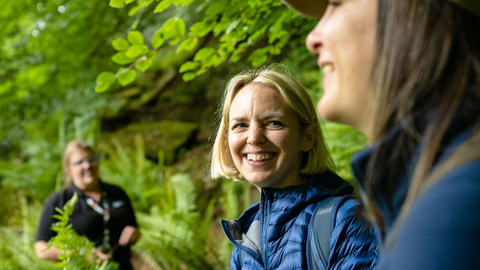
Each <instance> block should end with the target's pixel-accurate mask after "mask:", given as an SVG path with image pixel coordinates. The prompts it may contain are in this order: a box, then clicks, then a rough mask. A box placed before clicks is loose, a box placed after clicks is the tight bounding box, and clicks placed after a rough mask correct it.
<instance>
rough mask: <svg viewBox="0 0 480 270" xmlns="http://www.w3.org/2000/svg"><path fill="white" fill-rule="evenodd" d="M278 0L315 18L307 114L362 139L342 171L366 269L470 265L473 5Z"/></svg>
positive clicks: (475, 64) (475, 179)
mask: <svg viewBox="0 0 480 270" xmlns="http://www.w3.org/2000/svg"><path fill="white" fill-rule="evenodd" d="M284 1H285V2H287V3H289V5H290V6H292V7H293V8H295V9H297V10H298V11H300V12H301V13H303V14H304V15H307V16H312V17H315V18H318V19H320V21H319V22H318V24H317V26H316V27H315V28H314V29H313V30H312V31H311V32H310V34H309V35H308V38H307V42H306V43H307V44H306V45H307V48H308V49H309V50H311V51H312V52H314V53H316V54H318V59H319V60H318V64H319V66H320V67H321V68H323V69H324V70H326V71H327V74H326V76H325V78H324V82H323V83H324V88H325V94H324V96H323V97H322V100H321V101H320V102H319V104H318V105H317V108H318V111H319V112H320V114H321V115H322V116H323V117H325V118H327V119H329V120H333V121H337V122H341V123H344V124H349V125H352V126H354V127H356V128H358V129H359V130H360V131H362V132H363V133H365V135H367V137H368V138H369V140H370V141H371V142H372V145H371V146H370V147H368V148H367V149H365V150H363V151H361V152H359V153H357V154H356V155H355V156H354V158H353V160H352V169H353V172H354V174H355V177H356V180H357V184H358V187H359V189H360V190H361V194H362V195H363V196H362V199H363V201H364V202H365V205H366V206H367V207H366V208H367V210H368V211H367V212H368V214H369V216H370V218H371V219H372V220H373V221H374V225H375V226H376V227H377V230H376V232H378V239H379V240H380V243H379V244H381V245H382V248H381V253H380V256H379V263H378V266H377V269H379V270H380V269H381V270H385V269H388V270H427V269H432V270H433V269H480V257H479V256H478V254H479V251H480V249H479V245H478V239H480V230H479V228H480V216H479V215H478V209H479V208H480V185H479V183H480V182H479V181H480V106H479V104H480V1H478V0H477V1H474V0H402V1H398V0H339V1H327V0H284ZM352 49H353V50H352Z"/></svg>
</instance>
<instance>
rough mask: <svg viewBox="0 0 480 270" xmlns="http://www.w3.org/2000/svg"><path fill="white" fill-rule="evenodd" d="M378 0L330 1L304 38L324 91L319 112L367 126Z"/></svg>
mask: <svg viewBox="0 0 480 270" xmlns="http://www.w3.org/2000/svg"><path fill="white" fill-rule="evenodd" d="M377 1H378V0H339V1H330V4H329V5H328V7H327V10H326V11H325V14H324V15H323V17H322V19H321V20H320V21H319V22H318V24H317V26H316V27H315V28H314V29H313V30H312V31H311V32H310V34H309V35H308V37H307V41H306V44H307V48H308V49H309V50H310V51H312V52H314V53H317V54H318V55H319V58H318V62H317V63H318V65H319V66H320V67H321V68H322V70H323V72H324V77H323V89H324V94H323V97H322V98H321V100H320V101H319V103H318V104H317V111H318V113H319V115H320V116H321V117H322V118H324V119H326V120H330V121H336V122H340V123H344V124H349V125H352V126H354V127H356V128H358V129H359V130H360V131H362V132H364V133H368V131H369V130H370V128H371V124H370V120H371V116H370V112H371V106H372V105H371V103H372V102H371V100H370V99H369V82H370V73H371V71H372V62H373V54H374V43H375V32H376V22H377Z"/></svg>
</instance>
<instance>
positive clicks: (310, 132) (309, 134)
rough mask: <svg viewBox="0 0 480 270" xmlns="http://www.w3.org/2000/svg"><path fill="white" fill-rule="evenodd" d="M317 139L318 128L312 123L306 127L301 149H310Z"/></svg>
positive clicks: (305, 150)
mask: <svg viewBox="0 0 480 270" xmlns="http://www.w3.org/2000/svg"><path fill="white" fill-rule="evenodd" d="M316 141H317V129H316V126H315V125H314V124H311V125H309V126H308V127H307V128H306V129H305V132H304V137H303V144H302V148H301V150H302V151H303V152H308V151H310V150H311V149H312V147H313V145H314V144H315V142H316Z"/></svg>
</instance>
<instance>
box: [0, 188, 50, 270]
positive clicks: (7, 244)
mask: <svg viewBox="0 0 480 270" xmlns="http://www.w3.org/2000/svg"><path fill="white" fill-rule="evenodd" d="M14 205H17V207H18V208H14V211H13V212H12V213H11V214H10V215H9V216H8V217H9V220H8V224H6V225H8V226H0V239H1V241H0V269H17V270H35V269H47V268H48V267H49V266H50V265H51V263H50V262H47V261H43V260H39V259H37V256H36V255H35V250H34V248H33V243H34V239H35V232H36V228H37V222H38V218H39V216H40V212H41V205H40V204H28V203H27V200H26V199H25V198H24V197H23V196H17V195H16V194H12V195H11V196H10V197H9V201H7V203H6V204H2V208H4V207H5V208H6V207H10V206H14Z"/></svg>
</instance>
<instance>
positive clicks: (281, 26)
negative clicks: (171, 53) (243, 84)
mask: <svg viewBox="0 0 480 270" xmlns="http://www.w3.org/2000/svg"><path fill="white" fill-rule="evenodd" d="M157 2H158V3H157ZM134 3H136V5H135V4H134ZM154 4H155V8H154V9H153V13H154V14H159V13H165V12H167V10H168V9H170V8H171V7H172V6H176V7H177V9H187V10H188V11H189V12H184V13H182V14H179V13H178V12H177V13H174V15H175V16H171V17H170V18H169V19H167V20H166V21H165V22H164V23H163V25H162V26H161V27H160V28H158V29H157V30H156V31H155V32H154V34H153V36H151V37H148V38H149V39H148V42H147V43H146V42H145V40H144V37H143V34H142V33H141V32H140V31H138V30H135V29H136V28H137V26H138V22H139V20H140V16H139V15H138V14H145V13H144V12H143V11H144V10H147V9H148V8H149V6H151V5H152V6H153V5H154ZM110 6H111V7H114V8H126V7H128V6H130V11H129V15H130V16H135V15H137V19H136V20H135V22H134V23H133V25H132V27H131V28H132V31H130V32H129V33H128V36H127V39H124V38H117V39H115V40H113V42H112V46H113V48H114V49H115V50H117V53H116V54H115V55H113V56H112V61H113V62H115V63H116V64H118V65H120V66H122V67H121V68H120V69H119V70H118V72H117V73H116V74H114V73H113V72H102V73H101V74H100V75H99V76H98V77H97V86H96V91H97V92H103V91H106V90H107V89H108V88H109V87H110V86H111V85H112V84H113V83H114V82H115V80H118V82H119V83H120V84H121V85H123V86H125V85H127V84H129V83H132V82H133V81H134V80H135V78H136V71H139V72H145V71H147V70H148V69H149V68H150V66H151V65H152V62H153V60H154V59H155V57H156V56H157V54H158V53H159V49H160V48H161V47H163V46H166V44H168V45H170V46H174V45H175V46H176V48H177V49H176V52H177V53H181V52H183V51H185V52H195V50H196V52H195V54H194V55H193V58H192V59H190V60H188V61H185V62H184V63H183V64H182V65H181V66H180V67H179V72H180V73H183V76H182V78H183V80H184V81H190V80H193V79H195V78H196V77H197V76H200V75H201V74H203V73H205V72H207V71H208V70H209V69H210V68H214V67H217V66H219V65H221V64H222V63H224V62H227V61H229V62H233V63H235V62H237V61H239V60H240V59H242V58H243V57H248V58H247V60H248V62H250V64H251V65H252V66H258V65H261V64H263V63H265V62H267V61H268V59H269V58H271V57H272V56H274V55H278V54H280V53H281V52H282V49H284V47H285V46H286V44H287V43H288V41H289V40H291V39H292V37H294V36H298V35H301V34H304V33H306V31H304V30H302V29H304V27H303V26H305V25H309V24H310V23H313V21H307V19H306V18H303V17H299V16H298V15H297V14H296V13H295V12H294V11H292V10H290V9H288V8H286V7H284V6H283V4H282V3H281V1H278V0H248V1H246V0H220V1H205V0H204V1H201V0H197V1H194V0H157V1H154V0H136V1H135V0H110ZM192 12H195V13H198V14H200V15H198V16H193V15H192ZM168 14H171V13H167V15H168ZM179 15H181V16H179ZM182 16H183V17H182ZM192 17H198V18H201V19H199V20H197V21H195V18H193V19H192ZM306 22H307V23H306ZM187 25H190V27H187ZM187 28H188V29H187ZM299 30H300V31H299ZM208 34H212V36H213V37H214V42H210V43H209V44H207V45H205V46H204V47H201V48H198V46H203V45H199V40H200V39H204V38H206V37H207V35H208ZM209 36H210V35H209ZM125 65H129V66H128V67H125Z"/></svg>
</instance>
